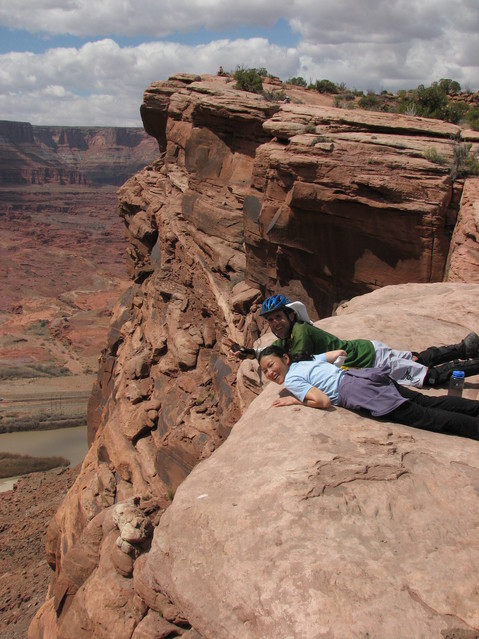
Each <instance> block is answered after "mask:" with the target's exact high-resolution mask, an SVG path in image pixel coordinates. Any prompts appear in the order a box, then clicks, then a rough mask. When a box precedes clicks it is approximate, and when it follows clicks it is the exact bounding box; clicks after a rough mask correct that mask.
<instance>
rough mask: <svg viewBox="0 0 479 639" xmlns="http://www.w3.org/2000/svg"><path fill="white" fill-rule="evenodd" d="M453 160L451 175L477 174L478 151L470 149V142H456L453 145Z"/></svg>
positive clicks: (478, 164) (457, 176)
mask: <svg viewBox="0 0 479 639" xmlns="http://www.w3.org/2000/svg"><path fill="white" fill-rule="evenodd" d="M453 151H454V160H453V163H452V166H451V177H452V179H453V180H456V179H457V178H463V177H468V176H469V175H479V157H478V152H477V151H473V150H472V144H470V143H465V142H458V143H456V144H454V146H453Z"/></svg>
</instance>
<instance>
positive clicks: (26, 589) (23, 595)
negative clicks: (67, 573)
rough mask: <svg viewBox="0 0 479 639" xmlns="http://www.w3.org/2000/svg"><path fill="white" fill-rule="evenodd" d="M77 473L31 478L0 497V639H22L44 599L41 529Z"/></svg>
mask: <svg viewBox="0 0 479 639" xmlns="http://www.w3.org/2000/svg"><path fill="white" fill-rule="evenodd" d="M78 471H79V466H77V467H76V468H74V469H72V468H68V469H66V470H56V471H55V470H54V471H49V472H46V473H32V474H31V475H29V476H28V477H26V478H24V479H21V480H20V481H19V482H18V484H17V485H16V488H15V490H12V491H9V492H5V493H0V639H26V637H27V629H28V626H29V624H30V621H31V620H32V618H33V616H34V615H35V612H36V611H37V610H38V608H39V607H40V606H41V605H42V603H43V601H44V599H45V595H46V593H47V589H48V584H49V581H50V577H51V575H52V570H51V568H50V566H49V565H48V564H47V562H46V560H45V556H44V545H45V534H46V529H47V526H48V522H49V521H50V519H51V517H52V516H53V514H54V513H55V511H56V510H57V508H58V507H59V506H60V504H61V502H62V501H63V499H64V497H65V494H66V492H67V490H68V488H69V487H70V486H71V485H72V484H73V481H74V479H75V477H76V475H77V474H78Z"/></svg>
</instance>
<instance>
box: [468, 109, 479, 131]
mask: <svg viewBox="0 0 479 639" xmlns="http://www.w3.org/2000/svg"><path fill="white" fill-rule="evenodd" d="M465 119H466V122H468V123H469V125H470V127H471V129H473V130H474V131H479V108H478V107H474V108H472V109H469V111H468V112H467V113H466V115H465Z"/></svg>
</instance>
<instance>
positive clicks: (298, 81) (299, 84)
mask: <svg viewBox="0 0 479 639" xmlns="http://www.w3.org/2000/svg"><path fill="white" fill-rule="evenodd" d="M286 84H293V85H294V86H297V87H304V88H306V87H307V86H308V83H307V82H306V80H305V79H304V78H302V77H301V76H297V77H294V78H289V80H286Z"/></svg>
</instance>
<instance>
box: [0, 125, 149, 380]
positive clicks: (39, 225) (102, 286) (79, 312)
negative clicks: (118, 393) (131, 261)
mask: <svg viewBox="0 0 479 639" xmlns="http://www.w3.org/2000/svg"><path fill="white" fill-rule="evenodd" d="M157 153H158V143H157V142H156V140H154V139H153V138H151V137H150V136H148V135H147V134H146V133H145V132H144V131H143V130H142V129H133V128H125V129H119V128H98V127H97V128H86V127H84V128H82V127H47V126H42V127H39V126H32V125H30V124H29V123H27V122H7V121H2V122H0V195H1V208H0V281H1V286H2V298H1V300H0V320H1V321H0V324H1V328H0V361H1V364H2V373H3V374H2V377H3V378H5V377H7V378H8V377H10V376H15V375H21V376H24V377H25V376H27V375H30V376H31V377H34V376H35V375H41V374H42V372H43V370H48V371H50V372H53V373H55V372H57V373H58V371H59V370H60V369H61V368H62V367H63V368H64V370H65V371H69V372H70V373H81V372H83V371H89V370H91V371H95V370H96V366H97V361H98V353H99V351H100V350H101V348H102V347H103V345H104V343H105V336H106V333H107V328H108V323H109V320H110V314H111V307H112V306H113V304H114V301H115V300H116V299H117V298H118V296H119V295H120V294H121V292H122V291H123V290H124V289H125V288H126V286H127V282H128V276H127V273H126V268H125V250H126V244H125V241H124V233H123V229H122V228H121V225H119V224H118V219H117V216H116V205H117V196H116V190H117V186H118V185H119V184H121V183H122V182H124V180H125V179H126V178H128V177H130V176H131V175H133V174H134V173H135V172H136V171H137V170H138V169H139V168H140V167H144V166H145V164H148V163H149V162H151V161H153V160H154V159H155V157H156V155H157Z"/></svg>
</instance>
